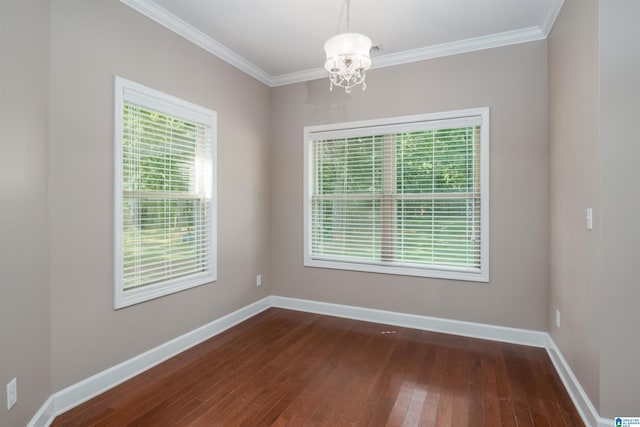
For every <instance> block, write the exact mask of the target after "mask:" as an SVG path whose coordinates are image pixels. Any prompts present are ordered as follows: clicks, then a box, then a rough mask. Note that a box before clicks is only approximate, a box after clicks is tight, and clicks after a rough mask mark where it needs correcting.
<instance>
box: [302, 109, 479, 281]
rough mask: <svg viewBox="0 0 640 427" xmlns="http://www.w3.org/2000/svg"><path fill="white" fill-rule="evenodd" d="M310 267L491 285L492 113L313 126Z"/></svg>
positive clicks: (309, 139)
mask: <svg viewBox="0 0 640 427" xmlns="http://www.w3.org/2000/svg"><path fill="white" fill-rule="evenodd" d="M304 203H305V205H304V213H305V219H304V220H305V233H304V235H305V242H304V250H305V254H304V262H305V265H306V266H310V267H325V268H335V269H345V270H357V271H370V272H378V273H390V274H403V275H412V276H424V277H438V278H447V279H459V280H472V281H483V282H488V281H489V271H488V270H489V259H488V257H489V109H488V108H481V109H472V110H463V111H455V112H449V113H441V114H430V115H420V116H410V117H401V118H395V119H386V120H377V121H366V122H352V123H342V124H337V125H324V126H310V127H306V128H305V202H304Z"/></svg>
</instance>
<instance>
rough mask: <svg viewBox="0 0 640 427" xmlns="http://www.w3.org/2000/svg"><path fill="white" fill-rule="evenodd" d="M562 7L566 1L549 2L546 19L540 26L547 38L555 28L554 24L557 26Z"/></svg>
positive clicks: (555, 0)
mask: <svg viewBox="0 0 640 427" xmlns="http://www.w3.org/2000/svg"><path fill="white" fill-rule="evenodd" d="M562 5H564V0H551V2H549V5H548V6H547V10H546V11H545V14H544V18H543V19H542V24H541V25H540V30H542V33H543V34H544V37H545V38H547V37H548V36H549V33H550V32H551V28H553V24H555V22H556V19H557V18H558V15H559V14H560V9H562Z"/></svg>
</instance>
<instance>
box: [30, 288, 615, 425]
mask: <svg viewBox="0 0 640 427" xmlns="http://www.w3.org/2000/svg"><path fill="white" fill-rule="evenodd" d="M270 307H279V308H286V309H291V310H298V311H305V312H309V313H317V314H324V315H329V316H337V317H344V318H348V319H355V320H363V321H367V322H375V323H382V324H387V325H395V326H402V327H406V328H414V329H422V330H428V331H434V332H442V333H447V334H453V335H461V336H466V337H471V338H480V339H487V340H493V341H499V342H508V343H514V344H522V345H529V346H534V347H542V348H545V349H546V350H547V352H548V353H549V357H550V358H551V361H552V362H553V364H554V366H555V368H556V371H558V375H559V376H560V378H561V379H562V382H563V383H564V385H565V387H566V389H567V391H568V392H569V395H570V396H571V399H572V400H573V402H574V404H575V405H576V408H577V409H578V412H579V413H580V415H581V417H582V419H583V421H584V423H585V424H586V425H587V426H588V427H612V426H613V420H607V419H604V418H601V417H600V416H599V415H598V412H597V411H596V410H595V408H594V407H593V405H592V404H591V401H590V400H589V398H588V396H587V395H586V393H585V392H584V389H583V388H582V386H581V385H580V383H579V382H578V380H577V379H576V377H575V375H574V374H573V372H572V371H571V368H570V367H569V365H568V364H567V362H566V360H565V359H564V357H563V356H562V354H561V353H560V350H558V347H557V346H556V344H555V342H554V341H553V339H552V338H551V336H550V335H549V334H548V333H547V332H542V331H532V330H528V329H517V328H508V327H504V326H495V325H487V324H481V323H472V322H463V321H459V320H450V319H442V318H437V317H428V316H419V315H415V314H406V313H398V312H392V311H385V310H376V309H371V308H364V307H355V306H348V305H339V304H331V303H326V302H319V301H310V300H301V299H296V298H287V297H280V296H275V295H272V296H270V297H266V298H263V299H261V300H260V301H257V302H255V303H253V304H250V305H248V306H246V307H243V308H241V309H239V310H236V311H234V312H233V313H230V314H228V315H226V316H224V317H221V318H219V319H217V320H214V321H213V322H211V323H209V324H207V325H204V326H202V327H200V328H197V329H194V330H193V331H191V332H188V333H186V334H184V335H182V336H180V337H177V338H175V339H173V340H171V341H168V342H166V343H164V344H162V345H160V346H158V347H156V348H153V349H151V350H149V351H147V352H145V353H142V354H140V355H138V356H136V357H133V358H131V359H129V360H126V361H124V362H122V363H120V364H118V365H116V366H113V367H111V368H109V369H107V370H105V371H102V372H100V373H98V374H96V375H93V376H91V377H89V378H87V379H85V380H83V381H80V382H79V383H76V384H74V385H72V386H70V387H67V388H65V389H64V390H60V391H58V392H56V393H54V394H53V395H52V396H51V397H49V399H48V400H47V401H46V402H45V403H44V405H42V407H41V408H40V410H39V411H38V413H36V415H34V417H33V418H32V419H31V421H30V422H29V424H27V427H48V426H49V425H50V424H51V423H52V422H53V420H54V418H55V417H56V416H57V415H59V414H61V413H63V412H65V411H67V410H69V409H71V408H73V407H75V406H78V405H80V404H81V403H83V402H86V401H87V400H89V399H91V398H93V397H95V396H97V395H98V394H101V393H104V392H105V391H107V390H109V389H110V388H113V387H115V386H117V385H118V384H120V383H122V382H124V381H126V380H128V379H130V378H132V377H134V376H136V375H138V374H140V373H142V372H144V371H146V370H148V369H150V368H152V367H153V366H155V365H157V364H159V363H161V362H163V361H165V360H167V359H169V358H171V357H173V356H175V355H176V354H178V353H181V352H183V351H185V350H187V349H188V348H190V347H193V346H194V345H197V344H199V343H201V342H202V341H205V340H207V339H209V338H211V337H213V336H215V335H217V334H219V333H221V332H223V331H225V330H227V329H229V328H231V327H232V326H234V325H236V324H238V323H240V322H243V321H244V320H246V319H248V318H250V317H253V316H255V315H256V314H258V313H260V312H262V311H264V310H266V309H268V308H270Z"/></svg>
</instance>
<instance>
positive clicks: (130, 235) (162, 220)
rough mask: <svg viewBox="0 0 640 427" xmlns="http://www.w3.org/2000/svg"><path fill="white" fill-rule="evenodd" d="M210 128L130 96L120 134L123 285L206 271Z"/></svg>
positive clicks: (129, 286) (130, 286)
mask: <svg viewBox="0 0 640 427" xmlns="http://www.w3.org/2000/svg"><path fill="white" fill-rule="evenodd" d="M211 163H212V153H211V131H210V129H207V127H206V126H205V125H203V124H200V123H195V122H191V121H187V120H184V119H181V118H177V117H174V116H171V115H168V114H163V113H160V112H158V111H154V110H152V109H149V108H144V107H141V106H139V105H136V104H134V103H131V102H125V103H124V111H123V138H122V195H121V196H122V219H123V220H122V257H123V265H122V275H123V287H124V289H125V290H130V289H135V288H140V287H144V286H147V285H151V284H156V283H160V282H167V281H170V280H173V279H177V278H181V277H185V276H189V275H193V274H198V273H201V272H205V271H208V270H209V268H210V263H211V239H212V234H213V233H212V230H211V221H210V220H209V218H210V213H211V209H212V205H211V190H212V189H211V184H212V177H211V173H212V171H211Z"/></svg>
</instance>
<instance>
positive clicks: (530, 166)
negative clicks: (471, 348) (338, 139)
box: [270, 41, 548, 330]
mask: <svg viewBox="0 0 640 427" xmlns="http://www.w3.org/2000/svg"><path fill="white" fill-rule="evenodd" d="M367 82H368V87H367V90H366V92H364V93H363V92H361V91H360V90H359V89H357V90H354V91H353V93H352V94H350V95H346V94H344V92H343V91H341V90H334V91H333V92H329V82H328V81H327V80H326V79H323V80H317V81H312V82H306V83H299V84H294V85H288V86H283V87H277V88H274V89H273V92H272V99H271V120H272V138H271V139H272V141H271V143H272V149H271V151H270V155H271V161H270V165H271V169H272V177H271V179H272V180H271V192H272V201H273V202H272V204H271V228H272V240H271V241H272V247H273V251H272V258H271V268H272V281H273V290H274V293H275V294H276V295H281V296H287V297H295V298H306V299H312V300H319V301H327V302H332V303H340V304H350V305H356V306H365V307H372V308H378V309H385V310H393V311H399V312H405V313H415V314H420V315H428V316H437V317H443V318H450V319H457V320H466V321H474V322H482V323H489V324H497V325H504V326H511V327H518V328H528V329H536V330H546V326H547V305H548V293H547V289H548V253H547V248H548V238H547V230H548V221H547V211H548V189H547V187H548V186H547V175H548V147H547V51H546V42H545V41H541V42H533V43H526V44H520V45H517V46H510V47H503V48H498V49H490V50H485V51H481V52H475V53H469V54H464V55H456V56H450V57H445V58H440V59H435V60H430V61H423V62H419V63H413V64H407V65H402V66H397V67H391V68H382V69H377V70H373V71H371V72H370V73H369V76H368V77H367ZM483 106H489V107H491V260H490V263H491V282H490V283H489V284H480V283H472V282H460V281H453V280H437V279H426V278H416V277H403V276H395V275H384V274H373V273H363V272H348V271H339V270H328V269H319V268H311V267H306V268H305V267H303V248H302V241H303V236H302V234H303V219H302V216H303V204H302V203H303V202H302V190H303V188H302V182H303V175H302V174H303V161H302V159H303V139H302V129H303V127H304V126H306V125H316V124H324V123H330V122H343V121H352V120H363V119H374V118H382V117H393V116H402V115H409V114H418V113H429V112H438V111H447V110H456V109H464V108H471V107H483Z"/></svg>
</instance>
